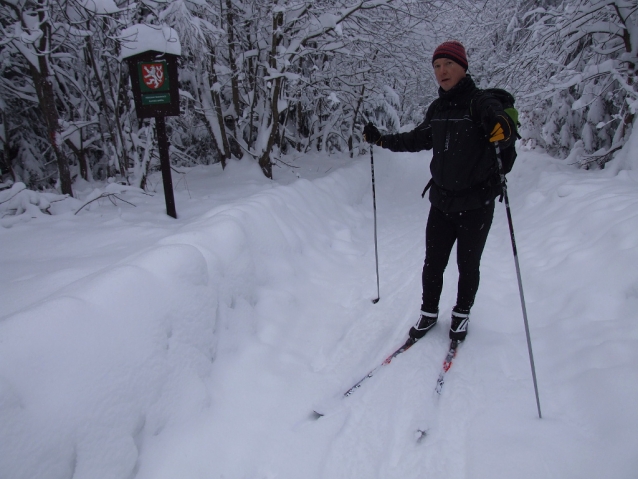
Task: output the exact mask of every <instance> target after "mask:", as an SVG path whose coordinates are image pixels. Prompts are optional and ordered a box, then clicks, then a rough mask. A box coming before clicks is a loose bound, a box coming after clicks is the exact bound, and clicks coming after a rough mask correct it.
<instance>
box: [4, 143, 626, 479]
mask: <svg viewBox="0 0 638 479" xmlns="http://www.w3.org/2000/svg"><path fill="white" fill-rule="evenodd" d="M429 158H430V156H429V153H421V154H413V155H410V154H393V153H390V152H387V151H376V150H375V180H376V199H377V208H378V210H377V220H378V233H379V236H378V246H379V262H380V264H379V273H380V297H381V300H380V301H379V303H377V304H372V303H371V301H370V299H371V298H373V297H375V296H376V282H375V280H376V278H375V269H374V244H373V230H372V225H373V216H372V215H373V212H372V195H371V188H370V186H371V185H370V179H369V175H370V169H369V168H370V165H369V160H368V159H367V158H366V157H362V158H360V159H358V160H355V161H353V162H352V161H348V160H344V159H338V158H337V159H331V160H330V159H328V158H326V157H322V158H311V159H309V160H308V161H311V160H312V161H311V162H310V164H311V165H313V166H312V167H311V168H310V167H306V168H305V169H303V168H302V169H300V170H298V171H296V172H295V173H294V175H289V178H286V177H285V175H284V174H283V173H284V172H279V171H278V170H276V171H275V174H276V175H277V174H278V173H281V176H282V177H283V179H280V180H279V184H273V183H270V182H267V181H265V180H264V178H263V177H262V176H261V173H260V172H259V170H258V168H257V167H256V166H253V167H247V166H246V162H240V163H237V164H231V166H230V167H229V169H228V170H227V171H226V172H224V174H223V175H221V171H217V170H216V169H215V168H212V169H208V170H207V169H205V168H201V169H199V176H194V177H193V178H192V179H190V180H189V182H190V183H191V187H192V189H193V196H194V198H190V196H191V195H190V193H189V192H188V191H187V190H186V189H185V188H180V187H177V188H176V196H177V209H178V213H179V214H180V217H181V218H182V219H181V220H180V221H177V222H175V221H173V220H170V219H168V218H166V217H164V216H163V215H162V211H163V203H162V199H161V198H156V199H155V200H148V203H147V204H145V205H141V206H143V209H142V211H141V213H137V212H130V211H128V210H123V209H120V210H119V211H116V212H113V211H112V208H111V209H108V208H104V207H98V206H94V207H93V209H91V208H89V209H88V210H89V211H87V213H86V214H85V215H84V216H81V217H71V218H69V217H62V218H61V219H57V218H50V219H49V218H45V219H42V220H39V222H36V221H32V222H30V223H26V224H22V225H14V226H13V227H12V228H11V229H4V230H0V240H2V241H3V242H4V245H5V247H4V248H3V252H2V256H0V262H1V264H2V268H3V271H4V274H3V279H2V283H1V284H0V286H2V288H1V291H2V292H1V296H0V304H1V305H2V309H0V443H1V444H4V445H5V446H4V447H5V448H6V449H4V450H3V449H0V477H3V478H4V477H7V478H8V479H27V478H28V479H40V478H43V479H44V478H47V479H67V478H68V479H71V478H73V479H82V478H91V479H94V478H95V477H100V479H102V478H111V477H113V478H118V479H121V478H124V477H130V478H135V479H162V478H167V479H168V478H174V477H180V478H207V479H208V478H215V479H217V478H219V479H222V478H224V479H229V478H237V479H275V478H277V479H280V478H290V479H293V478H294V479H297V478H299V477H303V478H304V479H313V478H316V479H339V478H344V479H345V478H348V479H351V478H353V477H354V478H363V477H365V478H379V479H381V478H383V479H392V478H397V479H398V478H405V477H407V478H417V477H432V478H445V479H482V478H485V479H505V478H508V479H509V478H511V477H516V478H517V479H527V478H529V479H532V478H533V479H539V478H561V479H588V478H591V479H597V478H600V477H608V476H609V477H615V478H620V479H630V478H633V477H635V469H636V466H638V461H637V460H636V458H635V457H636V456H635V451H636V450H638V439H637V438H636V435H635V432H634V431H635V428H636V426H637V425H638V413H637V412H636V411H635V407H634V402H635V399H634V398H635V396H636V394H637V393H638V372H637V371H638V368H637V367H636V366H637V365H638V348H636V346H637V341H638V326H637V324H636V313H635V311H636V310H637V309H638V272H636V269H635V267H634V265H635V264H637V260H638V214H636V213H635V212H636V211H638V193H637V192H636V191H637V190H636V183H637V182H638V174H636V173H635V172H633V171H620V172H614V171H613V170H611V169H610V171H601V172H585V171H578V170H574V169H573V168H570V167H568V166H566V165H564V164H563V163H561V162H560V161H558V160H554V159H551V158H549V157H547V156H545V155H542V154H539V153H535V152H521V153H520V154H519V159H518V160H517V164H516V165H515V167H514V170H513V171H512V173H511V174H510V175H508V177H509V183H508V184H509V193H510V201H511V205H512V213H513V218H514V227H515V229H516V239H517V244H518V251H519V260H520V264H521V270H522V276H523V286H524V288H525V297H526V300H527V308H528V315H529V320H530V327H531V335H532V343H533V346H534V355H535V360H536V368H537V374H538V381H539V392H540V399H541V405H542V407H543V415H544V418H543V419H542V420H540V419H538V418H537V415H536V404H535V399H534V390H533V384H532V378H531V372H530V366H529V358H528V353H527V344H526V339H525V332H524V328H523V319H522V313H521V308H520V300H519V295H518V287H517V283H516V275H515V269H514V262H513V258H512V250H511V245H510V238H509V230H508V226H507V221H506V217H505V208H504V206H503V205H501V204H498V205H497V208H496V214H495V219H494V224H493V227H492V231H491V233H490V237H489V238H488V243H487V246H486V250H485V254H484V257H483V266H482V278H481V287H480V289H479V293H478V295H477V301H476V304H475V306H474V308H473V311H472V318H471V322H470V330H469V331H470V332H469V336H468V340H467V341H466V342H465V343H464V344H462V345H461V347H460V348H459V351H458V354H457V357H456V358H455V360H454V365H453V366H452V368H451V369H450V371H449V372H448V374H447V376H446V382H445V387H444V389H443V392H442V395H441V396H438V395H436V394H435V393H434V387H435V384H436V378H437V376H438V374H439V372H440V368H441V364H442V361H443V359H444V356H445V353H446V351H447V347H448V340H447V329H448V328H449V321H450V320H449V316H450V312H451V309H452V307H453V306H454V300H455V297H456V281H457V276H458V275H457V272H456V265H455V262H454V258H455V252H453V253H452V255H451V261H450V264H449V266H448V269H447V271H446V273H445V284H444V290H443V295H442V299H441V308H440V309H441V312H440V319H439V324H438V325H437V326H436V327H435V328H434V329H433V330H432V331H431V332H430V333H429V334H428V335H427V336H426V337H425V338H424V339H422V340H421V341H419V342H418V343H417V344H416V345H415V346H413V347H412V348H411V349H410V350H408V351H406V352H405V353H404V354H402V355H400V356H398V357H397V358H396V359H394V360H393V362H392V364H391V365H389V366H387V367H383V368H381V369H380V370H379V371H378V372H377V374H375V376H374V377H373V378H371V379H369V380H368V381H366V382H365V383H364V385H363V386H362V387H361V388H359V389H358V390H357V391H355V392H354V394H353V395H352V396H350V397H348V398H345V399H342V398H341V397H340V396H341V395H342V394H343V392H344V391H345V390H347V389H348V388H349V387H350V386H351V385H352V384H354V383H355V382H356V381H357V380H359V379H360V378H361V377H362V375H363V374H365V373H366V372H368V371H369V370H371V369H372V368H373V367H374V366H376V365H378V364H380V362H381V361H382V360H383V359H384V358H385V357H386V356H387V355H388V354H390V353H391V352H392V351H393V350H394V349H395V348H396V347H398V346H399V345H400V344H402V342H403V341H405V338H406V335H407V331H408V329H409V327H410V326H411V325H412V324H413V323H414V322H415V321H416V319H417V317H418V309H419V306H420V295H421V286H420V277H421V268H422V263H423V257H424V230H425V223H426V219H427V213H428V209H429V202H428V201H427V199H421V197H420V194H421V191H422V189H423V187H424V185H425V183H426V182H427V180H428V177H429V174H428V162H429ZM302 161H303V160H302ZM331 161H332V163H330V162H331ZM340 162H341V163H342V164H347V165H346V166H345V167H343V168H341V169H337V168H334V166H338V165H339V163H340ZM315 165H316V166H315ZM315 168H316V171H315ZM327 171H330V173H329V174H327V175H325V172H327ZM210 172H214V173H213V174H212V175H211V174H210ZM295 176H296V177H299V176H301V177H302V178H308V179H301V180H297V181H295V180H294V177H295ZM211 184H212V185H214V187H213V188H212V189H211V186H210V185H211ZM178 186H179V185H178ZM208 190H210V191H211V193H210V194H208V195H207V194H204V195H201V192H203V191H208ZM197 195H200V196H197ZM144 218H146V220H144ZM51 244H53V245H54V247H53V248H51V247H50V245H51ZM45 246H46V247H45ZM96 250H98V251H100V252H99V253H96ZM141 285H143V286H141ZM114 298H117V300H114ZM316 405H319V406H321V405H325V406H326V407H327V408H328V409H329V414H327V415H326V416H325V417H323V418H321V419H319V420H317V421H311V420H309V419H308V414H309V413H310V411H311V409H312V407H314V406H316ZM418 429H423V430H426V431H427V435H426V436H425V437H424V438H423V440H421V441H420V442H417V441H416V431H417V430H418Z"/></svg>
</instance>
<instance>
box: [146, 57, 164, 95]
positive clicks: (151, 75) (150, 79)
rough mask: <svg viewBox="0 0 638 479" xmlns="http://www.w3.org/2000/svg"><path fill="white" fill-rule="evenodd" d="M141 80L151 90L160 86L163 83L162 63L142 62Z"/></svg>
mask: <svg viewBox="0 0 638 479" xmlns="http://www.w3.org/2000/svg"><path fill="white" fill-rule="evenodd" d="M142 80H143V81H144V84H145V85H146V86H147V87H148V88H151V89H152V90H157V89H158V88H161V86H162V85H163V84H164V64H163V63H144V64H142Z"/></svg>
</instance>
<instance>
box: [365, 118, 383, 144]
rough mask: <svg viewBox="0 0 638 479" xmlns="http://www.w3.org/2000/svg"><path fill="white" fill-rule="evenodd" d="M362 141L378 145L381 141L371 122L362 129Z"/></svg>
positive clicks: (379, 134)
mask: <svg viewBox="0 0 638 479" xmlns="http://www.w3.org/2000/svg"><path fill="white" fill-rule="evenodd" d="M363 139H364V140H365V141H367V142H368V143H374V144H378V143H379V140H380V139H381V133H379V130H377V127H376V126H374V125H373V124H372V122H370V123H368V124H367V125H366V126H365V127H364V128H363Z"/></svg>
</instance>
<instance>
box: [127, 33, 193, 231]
mask: <svg viewBox="0 0 638 479" xmlns="http://www.w3.org/2000/svg"><path fill="white" fill-rule="evenodd" d="M121 37H122V55H121V58H122V60H126V61H127V63H128V67H129V75H130V77H131V89H132V90H133V99H134V101H135V113H136V114H137V117H138V118H155V127H156V130H157V143H158V148H159V156H160V165H161V168H162V180H163V183H164V198H165V200H166V213H167V214H168V215H169V216H172V217H173V218H177V212H176V210H175V199H174V197H173V180H172V179H171V164H170V159H169V155H168V149H169V143H168V139H167V136H166V122H165V120H164V117H166V116H179V88H178V86H179V84H178V78H177V60H178V59H179V56H180V54H181V47H180V44H179V38H178V37H177V32H175V30H173V29H172V28H170V27H167V26H156V25H133V26H131V27H128V28H126V29H125V30H124V31H123V32H122V35H121Z"/></svg>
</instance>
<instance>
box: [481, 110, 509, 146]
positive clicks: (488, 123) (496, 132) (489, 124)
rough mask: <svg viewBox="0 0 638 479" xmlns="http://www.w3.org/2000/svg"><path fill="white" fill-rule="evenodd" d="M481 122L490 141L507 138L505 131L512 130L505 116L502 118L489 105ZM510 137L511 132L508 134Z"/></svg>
mask: <svg viewBox="0 0 638 479" xmlns="http://www.w3.org/2000/svg"><path fill="white" fill-rule="evenodd" d="M481 123H483V128H484V130H485V133H486V134H487V137H488V138H489V140H490V143H494V142H495V141H502V140H504V139H505V132H506V131H508V132H509V131H510V126H509V125H508V123H507V120H506V119H505V118H501V117H500V115H499V114H497V113H496V112H495V111H494V110H493V109H492V108H490V107H488V108H487V109H486V110H485V111H484V113H483V118H482V121H481ZM508 137H509V134H508Z"/></svg>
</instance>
